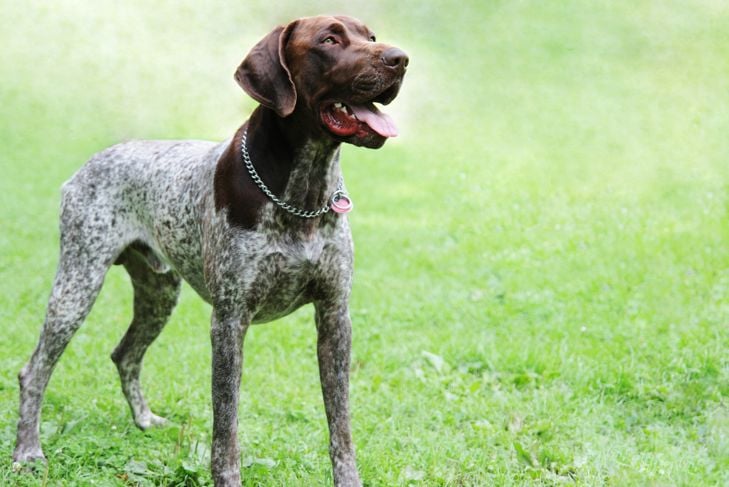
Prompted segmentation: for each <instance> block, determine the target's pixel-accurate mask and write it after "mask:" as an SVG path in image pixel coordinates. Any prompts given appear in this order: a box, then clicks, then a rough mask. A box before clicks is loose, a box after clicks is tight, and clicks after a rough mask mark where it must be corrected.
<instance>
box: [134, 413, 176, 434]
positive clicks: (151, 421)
mask: <svg viewBox="0 0 729 487" xmlns="http://www.w3.org/2000/svg"><path fill="white" fill-rule="evenodd" d="M134 422H135V423H136V425H137V426H138V427H139V429H141V430H146V429H149V428H155V427H162V426H167V425H169V424H170V422H169V421H168V420H167V419H166V418H163V417H162V416H157V415H156V414H154V413H151V412H150V413H148V414H144V415H142V416H141V417H139V418H136V419H135V420H134Z"/></svg>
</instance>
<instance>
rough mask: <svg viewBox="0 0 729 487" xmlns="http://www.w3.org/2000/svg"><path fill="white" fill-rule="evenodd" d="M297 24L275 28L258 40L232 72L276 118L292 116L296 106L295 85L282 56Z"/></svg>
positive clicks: (239, 82)
mask: <svg viewBox="0 0 729 487" xmlns="http://www.w3.org/2000/svg"><path fill="white" fill-rule="evenodd" d="M296 23H297V22H296V21H294V22H291V23H290V24H289V25H287V26H286V27H283V26H279V27H276V28H275V29H274V30H273V32H271V33H270V34H268V35H267V36H266V37H264V38H263V39H261V40H260V41H259V42H258V44H256V45H255V46H253V49H251V52H249V53H248V55H247V56H246V58H245V59H244V60H243V62H242V63H241V65H240V66H239V67H238V69H237V70H236V72H235V80H236V81H237V82H238V84H239V85H240V86H241V88H243V89H244V90H245V92H246V93H248V94H249V95H250V96H251V97H252V98H253V99H254V100H256V101H257V102H259V103H260V104H261V105H263V106H265V107H268V108H271V109H272V110H274V111H275V112H276V113H277V114H278V116H279V117H287V116H289V115H291V112H293V111H294V107H295V106H296V87H294V82H293V80H292V79H291V72H290V71H289V68H288V67H287V66H286V58H285V56H284V50H285V48H286V42H287V41H288V39H289V37H290V36H291V32H292V31H293V30H294V27H295V26H296Z"/></svg>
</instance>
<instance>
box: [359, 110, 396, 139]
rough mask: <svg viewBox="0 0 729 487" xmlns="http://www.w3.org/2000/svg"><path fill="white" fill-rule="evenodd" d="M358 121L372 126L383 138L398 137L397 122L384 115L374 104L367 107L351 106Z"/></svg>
mask: <svg viewBox="0 0 729 487" xmlns="http://www.w3.org/2000/svg"><path fill="white" fill-rule="evenodd" d="M349 108H350V109H351V110H352V113H354V116H355V117H357V120H359V121H360V122H364V123H366V124H367V125H369V126H370V128H371V129H372V130H374V131H375V132H377V133H378V134H380V135H381V136H383V137H397V127H396V126H395V122H394V121H393V120H392V118H390V116H389V115H388V114H386V113H382V112H381V111H379V110H378V109H377V107H376V106H374V105H373V104H372V103H370V104H367V105H349Z"/></svg>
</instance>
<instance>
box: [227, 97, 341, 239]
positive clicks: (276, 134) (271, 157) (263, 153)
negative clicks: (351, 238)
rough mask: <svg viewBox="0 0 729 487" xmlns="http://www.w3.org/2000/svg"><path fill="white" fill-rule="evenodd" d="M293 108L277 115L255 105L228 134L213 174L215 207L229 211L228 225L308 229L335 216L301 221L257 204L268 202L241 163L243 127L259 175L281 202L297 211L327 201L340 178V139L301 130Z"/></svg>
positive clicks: (312, 208)
mask: <svg viewBox="0 0 729 487" xmlns="http://www.w3.org/2000/svg"><path fill="white" fill-rule="evenodd" d="M299 118H300V117H299V116H297V113H296V112H295V113H294V114H292V115H291V116H290V117H287V118H280V117H278V116H277V115H276V114H275V113H274V112H273V111H272V110H269V109H267V108H265V107H262V106H259V107H258V108H257V109H256V110H255V111H254V112H253V114H251V117H250V119H249V120H248V122H246V124H244V125H243V126H242V127H241V128H240V129H239V130H238V132H237V133H236V135H235V136H234V137H233V140H232V141H231V143H230V146H229V147H228V148H227V149H226V151H225V152H224V153H223V155H222V156H221V158H220V160H219V161H218V166H217V168H216V172H215V206H216V209H217V210H218V211H219V210H221V209H222V208H227V209H228V221H229V223H230V224H231V225H233V226H236V227H241V228H246V229H253V228H256V227H257V226H258V225H259V224H262V225H265V226H266V227H267V228H270V229H275V228H287V229H290V230H295V231H303V232H305V233H310V232H311V231H313V230H314V229H315V228H316V227H318V226H320V225H322V224H326V223H330V222H331V221H332V219H334V218H337V215H336V214H332V213H331V212H330V213H327V214H324V215H322V216H321V217H318V218H313V219H306V218H302V217H299V216H295V215H292V214H291V213H288V212H287V211H286V210H284V209H282V208H280V207H278V206H276V205H271V207H272V208H273V209H272V211H271V212H268V211H265V212H262V211H260V210H261V207H262V206H263V205H264V204H266V203H268V202H271V200H270V199H269V197H268V196H266V195H265V194H264V193H263V191H261V189H260V188H259V187H258V186H256V184H255V183H254V182H253V180H252V178H251V175H250V174H249V173H248V171H247V170H246V167H245V165H244V164H243V160H242V155H241V143H242V135H243V131H244V130H246V131H247V140H246V148H247V151H248V154H249V156H250V159H251V161H252V163H253V166H254V167H255V170H256V171H257V172H258V174H259V176H260V177H261V179H262V180H263V182H264V183H265V185H266V186H267V187H268V189H269V190H270V191H271V192H272V193H273V194H274V195H276V196H277V197H278V198H279V199H280V200H282V201H284V202H286V203H288V204H290V205H292V206H294V207H296V208H300V209H302V210H317V209H319V208H321V207H322V206H324V205H326V204H327V202H328V199H329V196H330V195H331V194H332V193H333V192H334V190H335V189H336V186H337V182H338V180H339V177H340V170H339V143H338V142H336V141H333V140H331V139H329V138H325V136H324V137H323V136H322V135H320V134H316V133H305V132H302V131H301V130H300V129H298V127H302V126H310V125H311V122H308V123H306V122H304V123H302V121H301V120H298V119H299Z"/></svg>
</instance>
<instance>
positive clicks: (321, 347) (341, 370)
mask: <svg viewBox="0 0 729 487" xmlns="http://www.w3.org/2000/svg"><path fill="white" fill-rule="evenodd" d="M316 328H317V334H318V339H317V356H318V358H319V376H320V378H321V388H322V393H323V395H324V408H325V409H326V414H327V421H328V423H329V455H330V456H331V459H332V468H333V476H334V485H335V486H337V487H345V486H346V487H353V486H359V485H361V483H360V480H359V475H358V474H357V466H356V464H355V460H354V444H353V443H352V433H351V430H350V424H349V361H350V349H351V346H352V323H351V321H350V319H349V308H348V305H347V302H346V297H345V298H344V299H339V300H335V301H334V302H318V303H316Z"/></svg>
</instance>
